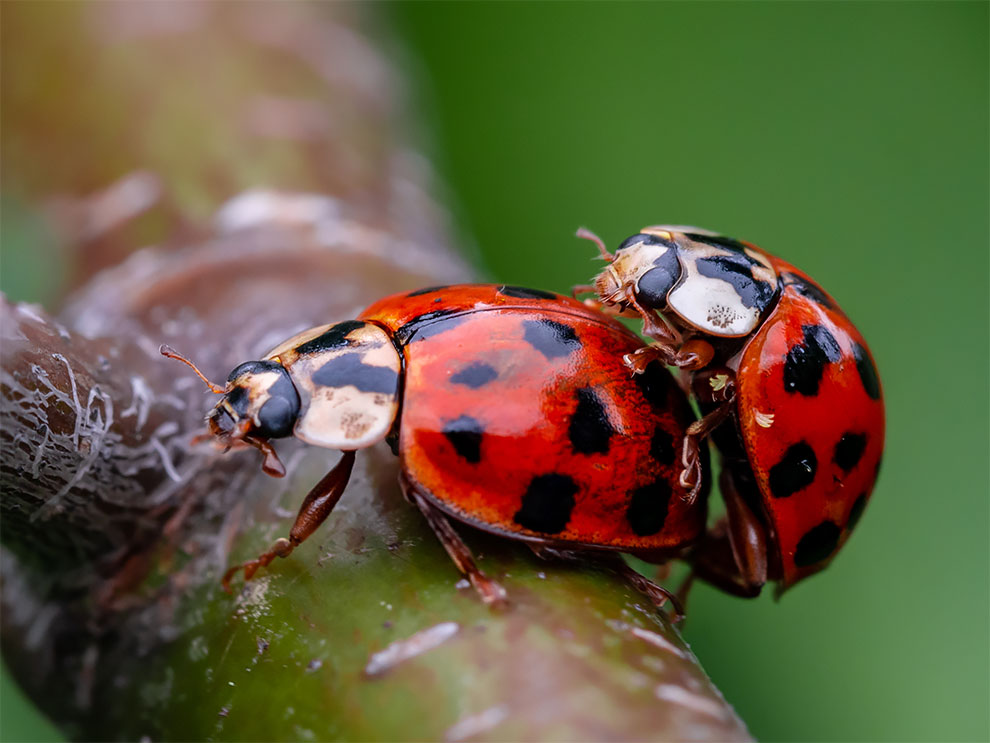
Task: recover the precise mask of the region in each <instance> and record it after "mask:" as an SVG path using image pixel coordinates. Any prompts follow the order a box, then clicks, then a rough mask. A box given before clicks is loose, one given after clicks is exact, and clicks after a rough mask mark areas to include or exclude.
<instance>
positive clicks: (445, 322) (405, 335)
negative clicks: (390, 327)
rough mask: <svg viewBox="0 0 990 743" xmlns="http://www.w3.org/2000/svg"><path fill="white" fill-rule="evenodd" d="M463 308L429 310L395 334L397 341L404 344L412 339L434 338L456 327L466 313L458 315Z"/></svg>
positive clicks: (462, 320) (401, 344) (398, 343)
mask: <svg viewBox="0 0 990 743" xmlns="http://www.w3.org/2000/svg"><path fill="white" fill-rule="evenodd" d="M459 312H461V310H453V309H446V310H437V311H436V312H427V313H425V314H423V315H420V316H419V317H417V318H415V319H413V320H410V321H409V322H407V323H406V324H405V325H403V326H402V327H400V328H398V329H397V330H396V331H395V333H394V334H393V336H394V338H395V342H396V344H397V345H399V346H404V345H406V344H407V343H409V342H410V341H422V340H426V339H427V338H432V337H433V336H435V335H439V334H440V333H443V332H444V331H447V330H450V329H451V328H456V327H457V326H458V325H460V324H461V323H462V322H464V318H465V317H466V315H463V314H462V315H458V313H459Z"/></svg>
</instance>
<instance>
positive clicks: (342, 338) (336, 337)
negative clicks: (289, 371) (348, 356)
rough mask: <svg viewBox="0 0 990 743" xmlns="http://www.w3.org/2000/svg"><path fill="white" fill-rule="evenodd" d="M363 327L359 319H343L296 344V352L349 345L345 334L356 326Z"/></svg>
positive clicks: (323, 349)
mask: <svg viewBox="0 0 990 743" xmlns="http://www.w3.org/2000/svg"><path fill="white" fill-rule="evenodd" d="M361 327H364V323H363V322H361V321H360V320H345V321H344V322H339V323H337V324H336V325H331V326H330V327H329V328H327V329H326V330H325V331H324V332H323V333H322V334H321V335H318V336H316V337H315V338H313V339H311V340H308V341H306V342H305V343H302V344H300V345H298V346H296V353H298V354H300V355H301V354H305V353H319V352H320V351H329V350H330V349H331V348H340V347H341V346H347V345H350V341H348V340H347V335H348V334H349V333H351V332H352V331H354V330H357V329H358V328H361Z"/></svg>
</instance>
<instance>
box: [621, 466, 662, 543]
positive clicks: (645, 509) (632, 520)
mask: <svg viewBox="0 0 990 743" xmlns="http://www.w3.org/2000/svg"><path fill="white" fill-rule="evenodd" d="M670 492H671V491H670V483H668V482H667V481H666V480H664V479H663V478H657V479H656V480H654V481H653V482H651V483H650V484H649V485H644V486H643V487H641V488H637V489H636V490H634V491H633V492H632V498H631V499H630V501H629V508H628V509H627V510H626V520H627V521H628V522H629V528H631V529H632V531H633V534H636V535H637V536H640V537H648V536H650V535H651V534H656V533H658V532H659V531H660V530H661V529H663V524H664V521H666V520H667V509H668V507H669V506H670Z"/></svg>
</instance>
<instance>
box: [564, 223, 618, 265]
mask: <svg viewBox="0 0 990 743" xmlns="http://www.w3.org/2000/svg"><path fill="white" fill-rule="evenodd" d="M574 234H575V235H577V236H578V237H580V238H581V239H582V240H591V242H593V243H594V244H595V245H597V246H598V255H600V256H601V258H602V260H603V261H605V262H606V263H611V262H612V261H614V260H615V256H614V255H612V254H611V253H609V252H608V249H607V248H606V247H605V243H604V242H602V239H601V238H600V237H598V235H596V234H595V233H594V232H592V231H591V230H588V229H585V228H584V227H578V231H577V232H576V233H574Z"/></svg>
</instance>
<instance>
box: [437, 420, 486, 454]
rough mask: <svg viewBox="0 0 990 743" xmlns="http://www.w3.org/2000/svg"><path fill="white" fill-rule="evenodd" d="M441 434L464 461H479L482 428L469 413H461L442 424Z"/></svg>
mask: <svg viewBox="0 0 990 743" xmlns="http://www.w3.org/2000/svg"><path fill="white" fill-rule="evenodd" d="M443 435H444V436H446V437H447V441H449V442H450V443H451V445H452V446H453V447H454V451H456V452H457V453H458V454H459V455H460V456H461V457H463V458H464V460H465V461H467V462H470V463H471V464H477V463H478V462H480V461H481V439H482V436H483V435H484V428H483V427H482V425H481V423H480V422H478V421H477V420H475V419H474V418H472V417H471V416H469V415H462V416H461V417H460V418H457V419H456V420H452V421H450V422H449V423H446V424H445V425H444V427H443Z"/></svg>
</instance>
